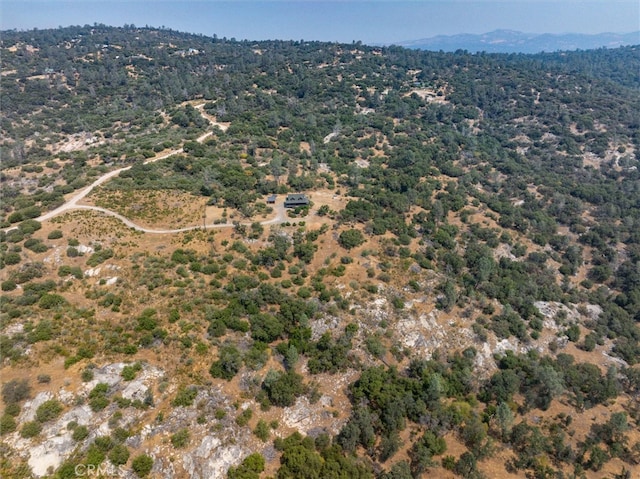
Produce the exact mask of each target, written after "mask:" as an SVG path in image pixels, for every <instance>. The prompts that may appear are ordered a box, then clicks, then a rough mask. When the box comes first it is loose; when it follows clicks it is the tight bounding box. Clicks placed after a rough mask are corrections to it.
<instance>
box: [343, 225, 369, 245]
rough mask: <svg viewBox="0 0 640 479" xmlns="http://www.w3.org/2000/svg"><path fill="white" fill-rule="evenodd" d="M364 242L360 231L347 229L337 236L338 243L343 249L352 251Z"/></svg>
mask: <svg viewBox="0 0 640 479" xmlns="http://www.w3.org/2000/svg"><path fill="white" fill-rule="evenodd" d="M364 242H365V238H364V235H363V234H362V232H361V231H360V230H356V229H353V228H352V229H349V230H345V231H343V232H342V233H340V236H338V243H339V244H340V246H342V247H343V248H345V249H348V250H350V249H352V248H356V247H358V246H360V245H361V244H363V243H364Z"/></svg>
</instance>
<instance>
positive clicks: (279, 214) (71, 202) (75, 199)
mask: <svg viewBox="0 0 640 479" xmlns="http://www.w3.org/2000/svg"><path fill="white" fill-rule="evenodd" d="M203 106H204V104H202V105H198V106H196V108H197V109H198V110H199V111H200V113H201V114H202V116H203V117H204V118H206V119H207V120H208V121H209V122H210V123H211V124H212V125H214V126H218V127H220V128H221V129H222V130H223V131H225V130H226V129H227V128H228V127H229V125H228V124H223V123H218V122H216V121H214V119H212V118H211V117H210V115H207V114H206V113H205V112H204V111H203V108H202V107H203ZM211 135H213V132H212V131H209V132H206V133H203V134H202V135H200V136H199V137H198V138H197V139H196V141H197V142H198V143H202V142H203V141H204V140H206V139H207V138H209V137H210V136H211ZM183 152H184V150H183V149H182V148H178V149H176V150H171V151H169V152H167V153H164V154H162V155H158V156H155V157H153V158H151V159H149V160H147V161H145V162H144V164H145V165H146V164H148V163H153V162H156V161H160V160H164V159H165V158H169V157H171V156H174V155H178V154H180V153H183ZM131 166H133V165H130V166H125V167H123V168H118V169H117V170H113V171H110V172H109V173H105V174H104V175H102V176H101V177H100V178H98V179H97V180H95V181H94V182H93V183H91V184H90V185H89V186H87V187H86V188H84V189H83V190H81V191H80V192H78V193H76V194H75V195H73V196H72V197H71V198H69V199H68V200H67V201H66V202H65V203H64V204H63V205H61V206H59V207H58V208H56V209H55V210H51V211H49V212H48V213H45V214H43V215H41V216H39V217H38V218H35V220H36V221H41V222H42V221H47V220H50V219H51V218H54V217H56V216H59V215H61V214H63V213H65V212H67V211H71V210H93V211H99V212H101V213H104V214H105V215H108V216H112V217H114V218H117V219H119V220H120V221H122V222H123V223H124V224H125V225H127V226H128V227H130V228H133V229H135V230H137V231H142V232H144V233H151V234H169V233H182V232H184V231H191V230H197V229H202V228H203V226H202V225H197V226H188V227H185V228H177V229H150V228H145V227H143V226H140V225H138V224H136V223H134V222H133V221H131V220H130V219H128V218H126V217H124V216H122V215H121V214H119V213H116V212H115V211H112V210H108V209H106V208H102V207H100V206H93V205H80V204H78V203H79V202H80V200H82V199H83V198H84V197H86V196H87V195H88V194H89V193H91V191H92V190H93V189H94V188H95V187H97V186H100V185H101V184H103V183H105V182H107V181H109V180H110V179H111V178H114V177H115V176H118V175H119V174H120V173H122V172H123V171H127V170H129V169H130V168H131ZM275 210H276V216H275V217H274V218H272V219H270V220H265V221H261V222H260V224H261V225H265V226H266V225H272V224H278V223H283V222H284V221H285V220H286V218H287V215H286V211H285V208H284V204H283V203H281V204H279V205H276V207H275ZM243 224H244V223H243ZM249 224H250V223H247V225H249ZM233 226H234V225H233V224H231V223H224V224H210V225H205V226H204V228H206V229H213V228H231V227H233ZM11 229H15V227H11V228H7V229H6V231H9V230H11Z"/></svg>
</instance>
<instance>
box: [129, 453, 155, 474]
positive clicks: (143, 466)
mask: <svg viewBox="0 0 640 479" xmlns="http://www.w3.org/2000/svg"><path fill="white" fill-rule="evenodd" d="M131 468H132V469H133V472H135V473H136V475H137V476H138V477H145V476H148V475H149V473H150V472H151V469H152V468H153V458H151V457H150V456H147V455H146V454H141V455H139V456H136V457H135V458H134V459H133V461H132V462H131Z"/></svg>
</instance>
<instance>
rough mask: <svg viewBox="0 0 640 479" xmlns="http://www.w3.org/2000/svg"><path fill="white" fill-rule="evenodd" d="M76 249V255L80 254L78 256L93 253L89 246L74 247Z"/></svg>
mask: <svg viewBox="0 0 640 479" xmlns="http://www.w3.org/2000/svg"><path fill="white" fill-rule="evenodd" d="M76 249H77V250H78V253H80V254H88V253H93V251H94V250H93V248H92V247H91V246H85V245H83V244H81V245H78V246H76Z"/></svg>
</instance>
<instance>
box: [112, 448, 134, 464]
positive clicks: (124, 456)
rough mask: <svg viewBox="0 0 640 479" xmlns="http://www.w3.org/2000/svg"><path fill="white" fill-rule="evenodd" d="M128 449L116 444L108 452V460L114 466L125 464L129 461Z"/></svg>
mask: <svg viewBox="0 0 640 479" xmlns="http://www.w3.org/2000/svg"><path fill="white" fill-rule="evenodd" d="M129 455H130V454H129V449H127V446H125V445H124V444H116V445H115V446H113V449H111V452H109V460H110V461H111V462H112V463H113V464H114V465H116V466H121V465H123V464H126V463H127V461H128V460H129Z"/></svg>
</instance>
